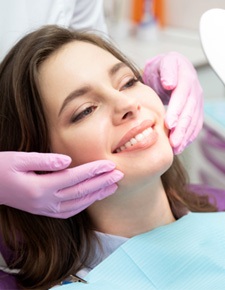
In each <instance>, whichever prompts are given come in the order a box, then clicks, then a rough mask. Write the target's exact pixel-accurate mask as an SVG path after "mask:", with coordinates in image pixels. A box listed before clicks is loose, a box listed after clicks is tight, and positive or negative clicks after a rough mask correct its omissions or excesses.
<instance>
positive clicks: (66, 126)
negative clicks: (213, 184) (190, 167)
mask: <svg viewBox="0 0 225 290" xmlns="http://www.w3.org/2000/svg"><path fill="white" fill-rule="evenodd" d="M84 56H85V57H84ZM0 92H1V98H0V102H1V103H0V136H1V142H0V150H4V151H10V150H14V151H16V150H18V151H26V152H31V151H37V152H53V153H61V154H66V155H69V156H70V157H71V159H72V162H71V166H78V165H81V164H84V163H87V162H90V161H95V160H98V159H102V160H104V159H106V160H112V161H113V162H114V163H116V165H117V169H118V170H119V171H118V175H120V174H121V173H120V171H121V172H123V173H124V178H123V179H122V180H121V181H120V182H119V183H118V189H117V191H116V193H115V194H114V195H112V196H110V197H108V198H106V199H104V200H102V201H98V202H96V203H94V204H93V205H91V206H90V207H89V208H88V209H87V210H86V211H83V212H81V213H80V214H77V215H76V216H73V217H71V218H69V219H66V220H60V219H52V218H48V217H42V216H35V215H31V214H29V213H26V212H22V211H19V210H16V209H13V208H10V207H7V206H1V209H0V217H1V232H2V235H3V237H4V240H5V242H6V244H7V246H8V247H9V248H10V249H11V250H12V251H13V252H14V258H13V260H12V262H11V265H9V266H10V267H11V268H17V269H20V272H19V273H18V275H17V278H18V282H19V284H20V285H22V286H23V287H24V288H28V289H48V288H49V287H51V286H53V285H56V284H58V283H60V282H61V281H62V280H64V279H66V278H67V277H68V276H69V275H71V274H73V275H74V274H79V275H82V278H84V277H85V275H84V274H82V273H84V272H87V271H89V270H90V269H91V268H93V267H95V266H96V265H97V264H98V263H99V262H101V260H103V259H104V258H105V256H104V254H105V252H104V245H105V244H104V242H103V244H102V243H101V237H102V235H103V239H104V233H107V234H111V235H113V236H114V235H115V236H116V237H118V236H121V237H122V238H121V239H122V240H123V241H124V240H126V239H127V238H131V237H133V236H136V235H139V234H142V233H145V232H148V231H151V230H153V229H155V228H158V227H160V226H163V225H167V224H171V223H174V221H175V220H177V219H179V218H181V217H182V216H183V215H185V214H187V213H188V211H189V210H191V211H215V210H216V209H215V207H214V206H212V205H210V204H209V203H208V201H207V198H206V197H201V198H200V197H197V196H195V195H194V194H193V193H191V192H188V190H187V188H186V185H187V183H186V179H185V174H184V171H183V169H182V168H181V165H180V164H179V162H178V160H177V159H176V158H174V156H173V151H172V148H171V145H170V143H169V139H168V130H166V129H165V126H164V115H165V111H164V107H163V105H162V103H161V101H160V99H159V98H158V96H157V95H156V94H155V92H154V91H153V90H152V89H151V88H150V87H148V86H146V85H144V84H143V83H142V81H141V77H140V74H139V70H138V69H137V68H136V67H135V66H134V65H133V64H132V63H131V62H130V61H128V60H127V59H126V58H125V57H124V56H123V55H122V54H121V53H120V52H119V51H118V50H117V49H116V48H114V47H113V45H112V44H110V43H109V42H107V41H105V40H103V39H101V38H99V37H98V36H96V35H92V34H87V33H79V32H72V31H69V30H66V29H63V28H59V27H57V26H47V27H44V28H42V29H39V30H37V31H36V32H33V33H31V34H29V35H27V36H26V37H24V38H23V39H22V40H21V41H19V42H18V43H17V44H16V45H15V46H14V47H13V49H12V50H11V51H10V52H9V54H8V55H7V56H6V58H5V59H4V60H3V62H2V64H1V66H0ZM6 140H7V142H6ZM3 141H4V142H3ZM143 160H144V162H143ZM99 232H100V233H99ZM101 233H102V234H101ZM120 243H121V242H120ZM96 247H98V249H99V251H100V253H101V254H102V256H101V255H100V257H99V255H98V256H97V257H96V256H95V253H96ZM106 252H107V253H106V256H107V255H109V254H110V251H106ZM34 261H35V263H34Z"/></svg>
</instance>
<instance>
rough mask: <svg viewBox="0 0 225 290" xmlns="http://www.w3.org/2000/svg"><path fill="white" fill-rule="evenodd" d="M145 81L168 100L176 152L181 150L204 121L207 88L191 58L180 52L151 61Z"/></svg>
mask: <svg viewBox="0 0 225 290" xmlns="http://www.w3.org/2000/svg"><path fill="white" fill-rule="evenodd" d="M143 81H144V83H145V84H146V85H148V86H150V87H151V88H153V89H154V90H155V91H156V93H157V94H158V95H159V96H160V97H161V99H162V101H163V103H164V104H168V101H169V104H168V108H167V112H166V118H165V123H166V126H167V127H168V129H170V130H171V131H170V136H169V139H170V143H171V145H172V147H173V150H174V153H175V154H179V153H181V152H182V151H183V150H184V148H185V147H186V146H188V145H189V144H190V143H191V142H192V141H193V140H194V139H195V138H196V137H197V135H198V133H199V131H200V130H201V128H202V125H203V91H202V88H201V85H200V83H199V80H198V76H197V73H196V71H195V69H194V67H193V65H192V64H191V62H190V61H189V60H188V59H187V58H185V57H184V56H182V55H181V54H179V53H177V52H170V53H168V54H161V55H158V56H156V57H155V58H153V59H150V60H149V61H147V63H146V65H145V68H144V74H143Z"/></svg>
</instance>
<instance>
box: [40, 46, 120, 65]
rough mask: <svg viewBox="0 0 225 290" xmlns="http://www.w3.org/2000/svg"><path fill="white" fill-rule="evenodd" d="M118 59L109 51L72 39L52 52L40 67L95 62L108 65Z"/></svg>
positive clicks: (93, 63)
mask: <svg viewBox="0 0 225 290" xmlns="http://www.w3.org/2000/svg"><path fill="white" fill-rule="evenodd" d="M116 61H118V59H117V58H116V57H115V56H114V55H112V54H111V53H110V52H108V51H106V50H104V49H102V48H101V47H98V46H97V45H94V44H92V43H88V42H84V41H73V42H70V43H68V44H65V45H64V46H63V47H61V48H60V49H59V50H57V51H56V52H55V53H53V54H52V55H51V56H50V57H49V58H48V59H47V60H46V61H45V62H43V64H42V65H41V67H40V69H42V68H43V67H44V66H45V67H46V65H48V66H49V65H50V66H60V67H67V66H68V67H70V66H71V64H76V67H79V68H80V67H84V66H89V67H91V66H93V65H96V64H101V66H104V65H108V64H109V65H110V64H111V63H114V62H116Z"/></svg>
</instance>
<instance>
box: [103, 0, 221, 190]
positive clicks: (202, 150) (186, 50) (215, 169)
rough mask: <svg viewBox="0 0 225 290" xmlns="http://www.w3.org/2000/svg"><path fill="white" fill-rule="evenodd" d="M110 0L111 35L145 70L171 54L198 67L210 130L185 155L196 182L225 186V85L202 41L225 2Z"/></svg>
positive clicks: (107, 5) (107, 8)
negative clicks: (209, 18)
mask: <svg viewBox="0 0 225 290" xmlns="http://www.w3.org/2000/svg"><path fill="white" fill-rule="evenodd" d="M104 2H105V3H104V5H105V15H106V20H107V25H108V29H109V34H110V36H111V37H112V38H113V40H114V42H116V44H117V45H118V46H119V47H120V49H121V50H122V51H124V52H125V53H126V54H127V55H128V56H130V57H131V58H132V59H133V60H134V61H135V62H136V64H137V65H139V67H141V68H143V67H144V64H145V62H146V60H147V59H148V58H151V57H153V56H155V55H157V54H159V53H165V52H169V51H177V52H180V53H182V54H183V55H185V56H186V57H187V58H188V59H189V60H190V61H191V62H192V63H193V65H194V66H195V68H196V70H197V73H198V76H199V79H200V83H201V85H202V88H203V92H204V100H205V105H204V114H205V115H204V117H205V119H204V127H203V130H202V132H201V133H200V135H199V136H198V138H197V140H196V141H194V143H193V144H191V145H190V146H189V147H188V149H186V150H185V152H184V153H182V154H181V156H180V157H181V160H182V162H183V163H184V164H185V166H186V168H187V169H188V172H189V174H190V179H191V182H192V183H203V184H208V185H212V186H215V187H218V188H225V87H224V84H223V83H222V82H221V81H220V79H219V78H218V77H217V75H216V74H215V73H214V71H213V70H212V69H211V67H210V66H209V64H208V61H207V59H206V57H205V55H204V52H203V49H202V46H201V42H200V37H199V21H200V17H201V15H202V14H203V13H204V12H205V11H207V10H209V9H211V8H223V9H225V0H198V1H191V0H105V1H104ZM224 53H225V52H224ZM224 65H225V64H224Z"/></svg>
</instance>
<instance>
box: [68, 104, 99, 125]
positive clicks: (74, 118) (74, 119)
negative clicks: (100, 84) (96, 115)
mask: <svg viewBox="0 0 225 290" xmlns="http://www.w3.org/2000/svg"><path fill="white" fill-rule="evenodd" d="M96 108H97V106H94V105H92V106H89V107H87V108H85V109H84V110H83V111H82V112H80V113H79V114H78V115H75V116H72V118H71V123H76V122H78V121H80V120H82V119H83V118H85V117H86V116H88V115H90V114H91V113H93V111H94V110H95V109H96ZM90 109H91V112H89V110H90Z"/></svg>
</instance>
